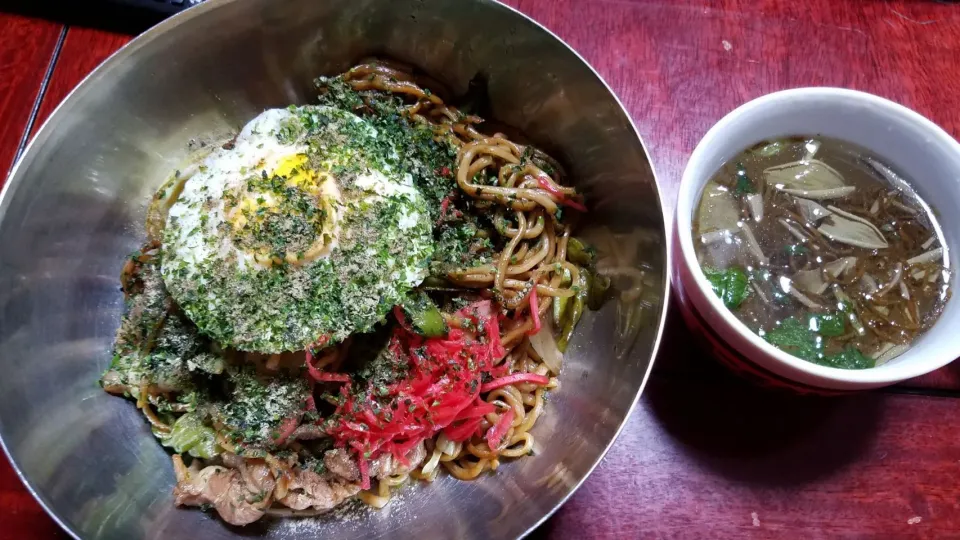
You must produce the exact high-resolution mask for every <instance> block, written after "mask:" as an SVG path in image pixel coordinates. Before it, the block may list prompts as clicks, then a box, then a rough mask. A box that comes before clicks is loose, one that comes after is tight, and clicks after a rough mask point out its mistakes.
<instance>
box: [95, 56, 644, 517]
mask: <svg viewBox="0 0 960 540" xmlns="http://www.w3.org/2000/svg"><path fill="white" fill-rule="evenodd" d="M317 87H318V90H319V93H320V99H319V104H318V105H307V106H299V107H290V108H288V109H275V110H269V111H266V112H264V113H263V114H261V115H260V116H258V117H257V118H255V119H254V120H252V121H251V122H250V123H249V124H248V125H247V126H246V127H245V128H244V129H243V130H242V131H241V132H240V133H239V134H238V135H237V137H235V138H234V139H233V140H231V141H228V142H227V143H224V144H222V145H219V146H216V147H213V148H208V149H207V150H206V151H205V152H204V154H203V155H201V156H198V157H197V159H196V160H195V163H194V164H193V165H191V166H189V167H185V168H184V169H183V170H182V171H178V172H177V173H175V174H173V175H172V176H171V177H170V179H169V180H168V182H166V183H165V184H164V186H163V187H161V189H160V190H159V191H158V193H157V195H156V196H155V198H154V201H153V204H152V205H151V208H150V211H149V213H148V227H147V231H148V240H147V243H146V244H145V246H144V248H143V249H142V250H141V251H139V252H137V253H135V254H134V255H132V256H131V258H130V259H129V260H128V261H127V263H126V265H125V266H124V269H123V272H122V277H121V281H122V284H123V290H124V293H125V296H126V298H127V310H126V312H125V315H124V318H123V320H122V321H121V327H120V330H119V331H118V335H117V342H116V346H115V356H114V361H113V364H112V365H111V368H110V369H109V370H108V371H107V372H106V373H105V374H104V376H103V379H102V383H103V385H104V388H105V389H106V390H107V391H110V392H113V393H118V394H123V395H126V396H129V397H131V398H133V399H135V400H136V403H137V407H138V408H139V409H140V410H141V411H142V412H143V413H144V415H145V416H146V418H147V420H148V422H149V423H150V425H151V427H152V429H153V431H154V434H155V435H156V436H157V437H158V438H159V439H160V440H161V442H162V443H163V444H164V445H165V446H168V447H170V448H171V449H172V450H173V452H174V456H173V463H174V470H175V473H176V476H177V481H178V483H177V487H176V489H175V500H176V502H177V504H181V505H194V506H204V507H212V508H214V509H216V510H217V512H218V513H219V514H220V516H221V517H222V518H223V519H224V520H226V521H228V522H230V523H233V524H246V523H250V522H252V521H255V520H256V519H259V518H260V517H262V516H263V515H265V514H277V515H284V516H287V515H312V514H316V513H320V512H325V511H328V510H330V509H331V508H333V507H335V506H336V505H338V504H340V503H341V502H343V501H345V500H347V499H351V498H354V497H359V498H360V499H361V500H363V501H364V502H366V503H367V504H369V505H371V506H375V507H382V506H383V505H385V504H387V502H388V500H389V497H390V494H391V491H392V490H393V489H395V488H397V487H398V486H401V485H403V484H404V483H406V482H408V480H409V479H410V478H414V479H417V480H423V481H428V482H429V481H433V480H434V479H436V478H437V475H438V474H439V473H440V472H441V471H446V472H447V473H449V474H450V475H452V476H454V477H456V478H459V479H461V480H471V479H474V478H477V477H478V476H480V475H481V474H484V473H485V472H487V471H495V470H497V468H498V467H499V466H500V465H501V463H502V462H503V461H504V460H505V459H510V458H518V457H522V456H526V455H529V454H532V453H534V452H535V448H536V441H535V438H534V436H533V434H532V433H531V430H532V428H533V427H534V425H535V424H536V422H537V419H538V418H539V417H540V415H541V414H543V413H544V408H545V403H544V401H545V393H546V392H548V391H549V390H550V389H552V388H555V387H556V386H557V385H558V384H559V382H558V376H559V375H560V368H561V359H562V351H563V350H564V349H565V348H566V345H567V343H568V342H569V340H570V338H571V335H572V333H573V331H574V328H575V326H576V324H577V322H578V321H579V319H580V317H581V315H582V313H583V311H584V308H585V306H587V305H591V306H594V307H595V306H596V305H597V304H598V303H599V302H600V301H602V299H603V298H605V297H606V296H607V291H608V289H609V287H610V280H609V279H608V278H606V277H604V276H603V275H601V274H599V273H598V271H597V261H596V256H595V253H594V252H593V250H592V249H591V248H590V247H588V246H587V245H586V244H585V242H583V241H581V240H579V239H577V238H575V237H573V236H572V232H573V231H574V227H575V225H576V221H577V219H578V217H579V216H580V215H581V214H583V213H584V212H586V211H587V208H586V207H585V205H584V201H583V199H582V197H581V195H580V194H578V193H577V192H576V190H574V189H573V188H572V187H568V186H565V185H564V181H563V180H564V179H563V173H562V169H561V167H560V166H559V165H558V164H557V162H555V161H554V160H553V159H552V158H550V157H549V156H547V155H546V154H544V153H543V152H541V151H539V150H537V149H536V148H534V147H532V146H529V145H527V144H521V143H520V142H517V141H516V140H514V139H512V138H510V137H508V136H506V135H505V134H504V133H500V132H496V131H494V130H488V129H485V127H486V125H487V124H486V123H485V122H484V120H483V119H482V118H480V117H479V116H476V115H474V114H471V113H470V112H465V111H461V110H458V109H457V108H456V107H453V106H451V105H448V104H447V103H446V102H445V101H444V99H443V97H446V96H444V95H443V89H442V87H441V86H440V85H438V84H437V83H435V82H434V81H431V80H429V79H426V78H424V77H422V76H420V75H418V74H416V73H415V72H414V71H413V70H411V69H409V68H407V67H405V66H401V65H397V64H393V63H387V62H381V61H370V62H366V63H363V64H361V65H358V66H356V67H354V68H353V69H351V70H350V71H348V72H346V73H344V74H343V75H340V76H338V77H333V78H320V79H318V81H317ZM614 270H615V272H614V274H616V272H620V270H621V269H620V268H619V266H618V267H616V268H614ZM624 272H626V270H624ZM621 277H622V276H621ZM627 277H628V278H629V277H631V276H627ZM632 278H636V279H634V281H635V282H636V283H637V284H641V283H642V282H643V279H642V278H643V276H642V275H641V276H632ZM637 286H638V287H639V286H640V285H637ZM637 291H639V289H636V291H633V292H628V293H629V294H634V293H636V294H639V292H637ZM188 463H189V465H188Z"/></svg>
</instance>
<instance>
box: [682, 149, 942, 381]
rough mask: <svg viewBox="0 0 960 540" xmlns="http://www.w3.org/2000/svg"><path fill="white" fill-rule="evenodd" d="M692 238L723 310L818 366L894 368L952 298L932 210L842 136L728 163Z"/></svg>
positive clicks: (705, 196)
mask: <svg viewBox="0 0 960 540" xmlns="http://www.w3.org/2000/svg"><path fill="white" fill-rule="evenodd" d="M693 236H694V244H695V246H696V252H697V259H698V261H699V263H700V266H701V268H702V269H703V271H704V273H705V274H706V276H707V279H708V280H709V281H710V282H711V284H712V285H713V289H714V292H716V293H717V295H718V296H720V298H721V299H722V300H723V303H724V305H726V307H727V308H729V309H730V310H731V311H732V312H733V313H734V314H735V315H736V316H737V318H738V319H740V320H741V321H743V322H744V323H745V324H746V325H747V326H748V327H750V329H751V330H753V331H754V332H756V333H757V334H758V335H760V336H761V337H763V338H764V339H765V340H767V341H768V342H769V343H771V344H773V345H774V346H776V347H778V348H780V349H781V350H784V351H786V352H788V353H790V354H793V355H794V356H797V357H799V358H802V359H804V360H807V361H810V362H815V363H817V364H822V365H827V366H832V367H838V368H846V369H863V368H870V367H874V366H877V365H881V364H883V363H885V362H889V361H890V360H892V359H893V358H895V357H897V356H898V355H900V354H902V353H903V352H904V351H906V350H907V349H908V348H909V347H910V345H911V344H912V343H913V342H914V340H916V339H917V338H918V337H919V336H920V335H922V334H923V332H925V331H926V330H927V329H929V328H930V327H931V326H932V325H933V324H934V322H936V320H937V318H938V317H939V316H940V313H941V312H942V311H943V307H944V304H945V303H946V301H947V299H948V298H949V295H950V277H951V274H950V269H949V259H948V257H947V246H946V245H945V244H944V243H943V236H942V232H941V230H940V227H939V225H938V224H937V221H936V215H935V213H934V212H933V211H932V210H931V208H930V206H929V205H928V204H927V203H926V202H925V201H923V200H922V199H921V198H920V197H919V196H918V195H917V193H916V192H915V191H914V190H913V189H912V188H911V187H910V184H909V181H908V180H906V179H904V178H903V177H902V176H900V175H899V174H898V173H896V172H894V171H893V170H891V169H890V168H889V167H887V166H886V165H884V164H883V163H882V162H881V161H880V160H878V159H877V158H876V157H875V156H873V155H871V154H870V153H869V152H867V151H866V150H864V149H862V148H860V147H857V146H855V145H852V144H850V143H847V142H843V141H839V140H835V139H829V138H823V137H796V138H790V139H784V140H777V141H766V142H763V143H761V144H758V145H756V146H754V147H753V148H750V149H747V150H745V151H744V152H742V153H741V154H739V155H738V156H736V157H735V158H734V159H732V160H730V161H729V162H727V163H726V164H725V165H724V166H723V167H721V169H720V170H719V171H718V172H717V173H716V174H715V175H714V176H713V178H712V179H711V180H710V182H708V183H707V185H706V186H705V188H704V191H703V193H702V194H701V196H700V202H699V205H698V208H697V214H696V216H695V217H694V230H693Z"/></svg>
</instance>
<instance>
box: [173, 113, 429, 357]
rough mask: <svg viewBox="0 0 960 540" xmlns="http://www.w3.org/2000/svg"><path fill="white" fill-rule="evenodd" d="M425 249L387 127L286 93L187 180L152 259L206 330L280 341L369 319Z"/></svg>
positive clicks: (272, 344)
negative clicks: (297, 101) (279, 105)
mask: <svg viewBox="0 0 960 540" xmlns="http://www.w3.org/2000/svg"><path fill="white" fill-rule="evenodd" d="M432 251H433V240H432V229H431V224H430V220H429V216H428V212H427V209H426V203H425V201H424V198H423V196H422V195H421V194H420V192H419V191H418V190H417V189H416V187H415V186H414V184H413V180H412V177H411V175H410V174H408V173H407V172H405V171H403V170H400V169H399V159H398V156H397V151H396V148H395V147H394V145H393V144H392V142H391V138H390V134H386V133H378V132H377V130H376V129H375V128H374V127H373V126H371V125H370V124H369V123H368V122H367V121H366V120H364V119H362V118H360V117H358V116H356V115H354V114H353V113H351V112H349V111H344V110H341V109H337V108H332V107H325V106H306V107H291V108H289V109H271V110H268V111H266V112H264V113H262V114H261V115H259V116H257V117H256V118H255V119H253V120H252V121H251V122H250V123H248V124H247V125H246V126H245V127H244V128H243V130H242V131H241V132H240V133H239V134H238V135H237V137H236V139H235V140H234V141H233V142H231V143H228V144H225V145H224V146H223V147H222V148H220V149H218V150H216V151H215V152H213V153H212V154H211V155H210V156H208V157H207V158H206V159H205V160H204V162H203V163H202V165H201V166H200V167H198V168H197V171H196V172H195V173H194V174H193V176H191V177H190V178H189V179H187V180H186V182H185V184H184V187H183V191H182V193H181V194H180V196H179V198H178V199H177V201H176V202H175V203H174V204H173V205H172V206H171V208H170V212H169V214H168V217H167V222H166V228H165V230H164V234H163V260H162V266H161V273H162V276H163V279H164V283H165V285H166V287H167V289H168V290H169V291H170V294H171V296H172V297H173V298H174V300H176V301H177V303H178V304H179V305H180V307H181V308H182V309H183V310H184V312H185V313H186V315H187V316H188V317H189V318H190V319H191V320H192V321H193V322H194V323H195V324H196V325H197V326H198V328H200V330H201V331H202V332H203V333H204V334H206V335H208V336H209V337H211V338H212V339H214V340H215V341H217V342H218V343H220V344H221V345H224V346H227V347H233V348H236V349H239V350H244V351H256V352H263V353H278V352H282V351H293V350H301V349H303V348H304V347H305V346H307V345H308V344H311V343H314V342H317V341H318V340H323V341H326V342H328V343H335V342H337V341H341V340H343V339H344V338H346V337H347V336H348V335H350V334H352V333H355V332H363V331H366V330H369V329H370V328H371V327H372V326H373V325H374V324H376V323H377V322H378V321H380V320H382V319H383V318H384V317H385V315H386V313H387V312H388V311H389V310H390V309H391V307H392V306H394V305H396V304H397V303H399V301H400V300H401V299H402V298H403V296H404V295H405V294H406V293H407V292H408V291H409V290H410V289H411V288H412V287H414V286H416V285H417V284H419V283H420V282H421V281H422V280H423V278H424V277H425V276H426V273H427V270H426V268H427V264H428V262H429V259H430V256H431V254H432Z"/></svg>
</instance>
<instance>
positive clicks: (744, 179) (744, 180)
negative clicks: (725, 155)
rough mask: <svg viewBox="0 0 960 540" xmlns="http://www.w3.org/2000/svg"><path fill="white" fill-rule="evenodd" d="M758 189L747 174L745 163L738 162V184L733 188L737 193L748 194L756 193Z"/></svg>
mask: <svg viewBox="0 0 960 540" xmlns="http://www.w3.org/2000/svg"><path fill="white" fill-rule="evenodd" d="M756 192H757V189H756V188H755V187H754V186H753V181H751V180H750V177H749V176H747V169H746V168H745V167H744V166H743V163H740V162H737V185H736V186H735V187H734V188H733V193H734V194H735V195H746V194H747V193H756Z"/></svg>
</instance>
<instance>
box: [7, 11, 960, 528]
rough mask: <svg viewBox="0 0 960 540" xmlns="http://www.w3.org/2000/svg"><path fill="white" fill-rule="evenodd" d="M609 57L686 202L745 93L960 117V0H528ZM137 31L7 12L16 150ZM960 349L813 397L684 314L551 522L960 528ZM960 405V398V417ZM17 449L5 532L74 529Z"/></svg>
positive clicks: (592, 56) (671, 324) (617, 83)
mask: <svg viewBox="0 0 960 540" xmlns="http://www.w3.org/2000/svg"><path fill="white" fill-rule="evenodd" d="M509 3H511V4H512V5H514V6H515V7H517V8H519V9H520V10H521V11H524V12H525V13H527V14H529V15H531V16H532V17H533V18H535V19H536V20H538V21H540V22H541V23H543V24H544V25H546V26H547V27H548V28H550V29H551V30H553V31H554V32H556V33H557V34H558V35H559V36H560V37H561V38H563V39H565V40H566V41H567V42H568V43H569V44H570V45H572V46H573V47H574V48H575V49H576V50H577V51H579V52H580V53H581V54H582V55H583V56H584V57H586V59H587V60H588V61H589V62H590V63H591V64H593V66H594V67H596V68H597V69H598V70H599V72H600V73H601V74H602V75H603V77H604V78H605V79H606V80H607V82H608V83H609V84H610V85H611V86H612V87H613V89H614V90H615V91H616V92H617V94H618V95H619V96H620V97H621V99H622V100H623V102H624V104H625V105H626V106H627V108H628V109H629V111H630V113H631V115H632V116H633V118H634V120H635V122H636V123H637V126H638V128H639V129H640V133H641V134H642V135H643V137H644V139H645V141H646V143H647V145H648V147H649V149H650V151H651V153H652V157H653V161H654V164H655V166H656V169H657V171H658V173H659V177H660V180H661V182H662V188H663V191H664V195H665V203H666V206H667V211H671V210H672V207H673V205H674V201H675V196H676V188H677V184H678V183H679V181H680V176H681V172H682V170H683V166H684V164H685V162H686V159H687V156H688V155H689V154H690V152H691V151H692V150H693V148H694V146H695V145H696V143H697V141H698V140H699V139H700V137H702V136H703V134H704V133H705V132H706V131H707V129H708V128H709V127H710V126H711V125H712V124H713V123H714V122H716V121H717V120H719V119H720V117H722V116H723V115H724V114H725V113H726V112H728V111H729V110H731V109H733V108H734V107H736V106H737V105H739V104H741V103H743V102H744V101H747V100H749V99H752V98H755V97H757V96H760V95H762V94H765V93H768V92H772V91H775V90H780V89H784V88H790V87H798V86H809V85H830V86H841V87H847V88H855V89H860V90H866V91H869V92H873V93H875V94H879V95H881V96H884V97H887V98H890V99H893V100H895V101H898V102H900V103H903V104H904V105H906V106H908V107H911V108H913V109H915V110H917V111H919V112H920V113H921V114H923V115H926V116H927V117H929V118H931V119H932V120H933V121H935V122H937V123H938V124H940V125H941V126H943V127H944V128H945V129H946V130H947V131H948V132H950V133H951V134H952V135H954V136H957V135H958V134H960V91H958V89H957V87H958V83H960V4H956V5H952V4H950V3H946V2H942V3H941V2H932V1H929V2H928V1H919V0H917V1H911V0H899V1H881V0H804V1H796V0H793V1H789V0H713V1H708V0H685V1H680V0H661V1H654V0H592V1H591V0H512V1H510V2H509ZM129 39H130V37H129V36H127V35H123V34H117V33H111V32H107V31H103V30H94V29H89V28H84V27H80V26H72V25H69V24H63V23H61V22H55V21H51V20H43V19H38V18H31V17H26V16H22V15H13V14H0V74H2V76H0V170H2V171H6V170H8V169H9V167H10V166H11V163H12V161H13V160H14V157H15V156H16V155H17V153H18V152H19V150H20V149H22V147H23V145H24V144H25V142H26V140H27V139H28V138H29V136H30V135H31V134H32V133H33V131H34V130H36V129H37V127H38V126H39V125H40V123H41V122H42V121H43V119H44V118H45V117H46V116H47V115H48V114H49V113H50V112H51V111H52V109H53V108H54V107H55V106H56V104H57V103H59V102H60V100H61V99H63V97H64V96H65V95H66V94H67V92H69V91H70V89H71V88H73V87H74V86H75V85H76V84H77V83H78V82H79V81H80V80H81V79H82V78H83V77H84V76H85V75H86V74H87V73H88V72H90V70H92V69H93V68H94V67H95V66H96V65H97V64H98V63H99V62H101V61H102V60H103V59H104V58H106V57H107V56H108V55H109V54H110V53H112V52H113V51H114V50H116V49H117V48H119V47H120V46H122V45H123V44H124V43H126V42H127V41H128V40H129ZM958 398H960V367H957V366H948V367H945V368H943V369H941V370H939V371H937V372H935V373H932V374H930V375H927V376H925V377H921V378H918V379H915V380H912V381H908V382H907V383H904V384H901V385H898V386H896V387H892V388H889V389H886V390H883V391H876V392H870V393H862V394H857V395H853V396H848V397H842V398H809V397H805V398H799V397H793V396H786V395H779V394H771V393H767V392H763V391H760V390H757V389H755V388H753V387H751V386H749V385H747V384H745V383H743V382H740V381H739V380H737V379H735V378H733V376H731V375H729V374H727V373H726V372H725V371H724V370H722V369H721V368H720V367H718V366H717V365H715V364H714V362H713V361H712V360H711V359H710V358H708V357H705V354H704V353H703V352H702V351H701V350H700V349H698V348H697V347H696V345H694V344H692V343H691V339H690V334H689V332H688V331H687V330H686V328H685V327H684V326H683V323H682V321H681V320H680V319H679V317H677V316H676V315H671V317H670V318H669V321H668V327H667V329H666V335H665V338H664V343H663V347H662V348H661V351H660V355H659V358H658V359H657V362H656V367H655V368H654V372H653V376H652V379H651V381H650V384H649V386H648V387H647V391H646V392H645V393H644V395H643V397H642V398H641V400H640V403H639V405H638V407H637V409H636V411H635V412H634V413H633V415H632V416H631V418H630V420H629V421H628V423H627V426H626V428H625V429H624V431H623V434H622V435H621V436H620V438H619V440H618V441H617V443H616V444H615V445H614V447H613V449H612V450H611V451H610V454H609V455H608V456H607V457H606V459H605V460H604V461H603V463H602V464H601V465H600V467H599V468H598V469H597V470H596V472H594V473H593V475H592V476H591V477H590V478H589V479H588V480H587V481H586V483H585V484H584V485H583V487H581V488H580V490H579V491H578V492H577V493H576V495H574V496H573V497H572V498H571V500H570V501H569V502H568V503H567V504H566V505H565V506H564V507H563V508H562V509H561V510H560V511H558V512H557V514H556V515H555V516H554V517H553V518H552V519H551V520H550V521H548V522H547V523H546V524H545V525H544V526H543V527H541V529H539V530H538V531H537V532H536V533H535V535H534V537H535V538H557V539H560V538H563V539H567V538H696V539H700V538H733V537H735V538H788V539H798V538H804V539H808V538H883V539H896V538H960V490H958V488H957V483H958V480H960V445H958V439H960V399H958ZM954 415H957V416H956V417H955V416H954ZM65 537H66V534H65V533H63V532H61V531H60V530H59V529H58V528H57V526H56V525H55V524H54V523H53V521H52V520H50V519H49V518H48V517H47V516H46V515H45V514H44V513H43V511H42V509H41V508H40V507H39V506H38V505H37V504H36V503H35V502H34V501H33V499H32V498H31V497H30V495H29V494H28V493H27V491H26V490H25V489H24V488H23V487H22V486H21V484H20V482H19V480H18V479H17V477H16V475H15V474H14V473H13V471H12V470H11V468H10V467H9V465H8V464H7V463H6V462H5V460H3V458H0V539H17V540H19V539H21V538H37V539H45V538H65Z"/></svg>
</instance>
